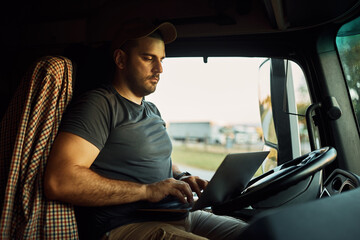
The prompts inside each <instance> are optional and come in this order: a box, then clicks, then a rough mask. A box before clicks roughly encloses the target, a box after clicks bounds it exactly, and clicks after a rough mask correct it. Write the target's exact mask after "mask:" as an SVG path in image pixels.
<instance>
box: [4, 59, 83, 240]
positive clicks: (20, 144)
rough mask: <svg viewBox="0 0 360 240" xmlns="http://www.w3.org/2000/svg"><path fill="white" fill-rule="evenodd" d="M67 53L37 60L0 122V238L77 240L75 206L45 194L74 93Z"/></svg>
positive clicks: (71, 68) (70, 65)
mask: <svg viewBox="0 0 360 240" xmlns="http://www.w3.org/2000/svg"><path fill="white" fill-rule="evenodd" d="M72 72H73V67H72V63H71V61H70V60H69V59H67V58H65V57H51V56H48V57H44V58H41V59H40V60H38V61H37V62H36V63H35V65H34V66H33V67H32V68H31V69H30V71H28V73H27V74H26V76H25V77H24V78H23V79H22V82H21V83H20V86H19V88H18V89H17V91H16V93H15V95H14V97H13V98H12V100H11V103H10V105H9V107H8V109H7V111H6V113H5V115H4V117H3V119H2V121H1V125H0V194H1V195H0V201H1V202H0V207H1V219H0V234H1V235H0V239H78V234H77V226H76V220H75V214H74V210H73V207H72V206H71V205H70V204H65V203H59V202H55V201H48V200H46V199H45V197H44V193H43V192H44V191H43V174H44V170H45V166H46V162H47V158H48V155H49V153H50V149H51V145H52V143H53V141H54V139H55V136H56V134H57V131H58V128H59V125H60V121H61V118H62V115H63V113H64V111H65V109H66V106H67V105H68V104H69V102H70V100H71V98H72V95H73V87H72V85H73V79H72V77H73V76H72Z"/></svg>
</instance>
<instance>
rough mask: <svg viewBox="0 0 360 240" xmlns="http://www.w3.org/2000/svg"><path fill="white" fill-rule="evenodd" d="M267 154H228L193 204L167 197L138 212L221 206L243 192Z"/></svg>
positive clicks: (191, 209)
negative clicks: (234, 195)
mask: <svg viewBox="0 0 360 240" xmlns="http://www.w3.org/2000/svg"><path fill="white" fill-rule="evenodd" d="M268 154H269V151H260V152H246V153H230V154H228V155H226V157H225V158H224V160H223V161H222V163H221V164H220V166H219V167H218V169H217V170H216V172H215V174H214V176H213V177H212V178H211V180H210V182H209V183H208V185H207V187H206V188H205V189H204V191H203V192H202V194H201V196H200V197H199V198H198V200H197V201H195V202H194V203H192V204H190V203H189V204H184V203H182V202H180V201H179V200H177V198H176V197H174V196H168V197H166V198H165V199H163V200H162V201H160V202H158V203H155V204H150V205H149V206H147V207H146V208H142V209H139V210H140V211H157V212H159V211H167V212H169V211H170V212H186V211H195V210H200V209H204V208H206V207H210V206H214V205H216V204H219V203H224V202H226V201H227V200H229V199H230V197H231V196H232V194H233V193H234V192H241V191H242V190H243V189H245V187H246V186H247V184H248V183H249V182H250V180H251V178H252V177H253V176H254V174H255V172H256V171H257V169H258V168H259V167H260V165H261V164H262V162H263V161H264V160H265V158H266V157H267V155H268ZM152 205H153V206H154V208H153V207H152ZM155 206H156V207H155Z"/></svg>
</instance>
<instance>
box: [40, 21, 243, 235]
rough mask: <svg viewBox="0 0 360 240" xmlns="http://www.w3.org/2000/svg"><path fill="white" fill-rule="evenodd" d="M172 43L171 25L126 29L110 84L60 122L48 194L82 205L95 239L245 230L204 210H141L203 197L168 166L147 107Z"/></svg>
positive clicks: (165, 140)
mask: <svg viewBox="0 0 360 240" xmlns="http://www.w3.org/2000/svg"><path fill="white" fill-rule="evenodd" d="M175 38H176V29H175V27H174V26H173V25H172V24H170V23H163V24H160V25H158V26H154V25H152V24H151V23H149V22H147V21H140V20H139V21H134V22H131V23H128V24H125V25H124V26H123V28H122V29H121V30H120V31H119V34H118V35H117V37H116V38H115V40H114V41H113V58H114V63H115V73H114V79H113V81H112V84H109V85H108V86H105V87H103V88H100V89H96V90H93V91H90V92H89V93H87V94H85V95H84V96H83V97H82V98H81V99H80V100H79V101H77V102H76V103H75V104H73V106H72V107H71V108H70V109H69V111H68V113H67V114H66V115H65V117H64V120H63V122H62V126H61V128H60V132H59V134H58V136H57V138H56V140H55V142H54V145H53V148H52V150H51V154H50V157H49V160H48V164H47V167H46V172H45V194H46V196H47V198H49V199H52V200H59V201H64V202H69V203H72V204H74V205H76V206H86V208H79V215H80V218H81V219H84V218H85V219H86V221H81V222H82V223H80V224H81V225H85V227H86V228H87V230H86V231H88V232H94V234H91V236H92V237H101V236H104V234H105V237H106V238H108V239H163V238H162V237H164V239H165V238H166V239H204V238H203V237H206V238H214V239H221V238H223V239H232V238H236V237H237V236H238V235H239V233H240V232H241V231H242V227H244V226H245V223H243V222H242V221H239V220H236V219H233V218H227V217H220V216H216V215H213V214H211V213H208V212H204V211H195V212H190V213H188V212H173V213H163V214H151V213H149V212H147V211H141V210H140V209H144V208H145V209H146V208H149V207H154V206H155V207H161V206H162V207H164V206H165V207H167V206H170V205H171V204H170V205H168V203H174V202H178V201H180V202H182V203H184V204H186V203H191V202H193V195H192V192H193V191H194V192H196V193H197V194H198V195H200V194H201V190H202V189H204V188H205V187H206V185H207V181H205V180H203V179H200V178H199V177H195V176H183V175H184V174H183V173H181V172H180V171H179V169H178V168H177V167H176V166H174V165H172V162H171V157H170V156H171V150H172V146H171V141H170V139H169V137H168V135H167V133H166V129H165V124H164V121H163V120H162V119H161V116H160V113H159V111H158V109H157V108H156V106H155V105H153V104H152V103H150V102H146V101H145V100H144V96H146V95H148V94H150V93H152V92H154V91H155V89H156V86H157V84H158V82H159V79H160V74H161V73H162V71H163V69H162V60H163V59H164V58H165V44H166V43H169V42H172V41H173V40H175ZM185 175H189V174H185ZM174 177H175V178H177V179H179V180H176V179H175V178H174ZM180 178H181V179H180ZM168 208H171V207H168ZM84 216H85V217H84ZM84 223H85V224H84ZM191 232H192V233H191ZM160 236H162V237H160ZM201 236H203V237H201Z"/></svg>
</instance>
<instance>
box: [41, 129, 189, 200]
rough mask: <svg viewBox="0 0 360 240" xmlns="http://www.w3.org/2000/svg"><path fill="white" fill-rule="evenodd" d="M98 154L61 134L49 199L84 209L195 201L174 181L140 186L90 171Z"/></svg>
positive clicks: (51, 164)
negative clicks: (170, 199) (167, 199)
mask: <svg viewBox="0 0 360 240" xmlns="http://www.w3.org/2000/svg"><path fill="white" fill-rule="evenodd" d="M98 154H99V149H98V148H97V147H95V146H94V145H93V144H91V143H90V142H88V141H86V140H85V139H83V138H81V137H79V136H77V135H74V134H72V133H66V132H60V133H59V135H58V136H57V137H56V139H55V142H54V144H53V146H52V149H51V153H50V156H49V159H48V162H47V166H46V170H45V178H44V189H45V195H46V197H47V198H49V199H51V200H59V201H64V202H68V203H72V204H75V205H83V206H104V205H115V204H124V203H130V202H135V201H140V200H147V201H151V202H158V201H160V200H162V199H163V198H164V197H166V196H167V195H173V196H176V197H178V198H179V199H180V200H181V201H182V202H184V203H185V202H186V201H189V202H190V201H192V193H191V189H190V186H189V185H188V184H186V183H184V182H182V181H177V180H175V179H172V178H170V179H166V180H164V181H161V182H157V183H153V184H139V183H134V182H128V181H120V180H112V179H108V178H105V177H102V176H100V175H99V174H97V173H95V172H94V171H92V170H91V169H90V166H91V164H92V163H93V162H94V160H95V159H96V157H97V155H98ZM185 197H186V198H187V200H186V198H185Z"/></svg>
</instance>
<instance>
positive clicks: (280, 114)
mask: <svg viewBox="0 0 360 240" xmlns="http://www.w3.org/2000/svg"><path fill="white" fill-rule="evenodd" d="M310 104H311V100H310V95H309V91H308V88H307V83H306V79H305V76H304V73H303V71H302V69H301V68H300V66H299V65H298V64H296V63H295V62H293V61H290V60H286V59H285V60H284V59H267V60H265V61H264V62H263V63H262V64H261V66H260V68H259V107H260V116H261V124H262V129H263V138H264V142H265V145H266V147H267V148H269V149H270V151H271V154H270V156H269V159H268V160H267V161H266V162H265V163H264V164H263V169H262V170H263V172H266V171H268V170H270V169H272V168H273V167H275V166H276V165H278V164H279V163H280V164H281V163H283V162H284V161H287V160H291V159H293V158H296V157H298V156H301V155H303V154H305V153H308V152H310V149H311V148H310V143H309V136H308V129H307V124H306V118H305V113H306V109H307V107H308V106H309V105H310Z"/></svg>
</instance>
